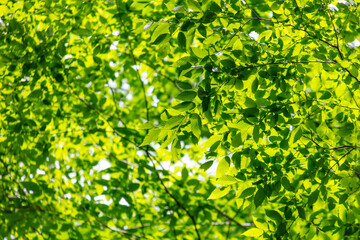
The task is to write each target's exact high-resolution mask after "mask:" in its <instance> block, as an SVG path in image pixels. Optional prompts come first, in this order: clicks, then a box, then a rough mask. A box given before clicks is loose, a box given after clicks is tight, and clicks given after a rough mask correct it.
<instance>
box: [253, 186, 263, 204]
mask: <svg viewBox="0 0 360 240" xmlns="http://www.w3.org/2000/svg"><path fill="white" fill-rule="evenodd" d="M265 197H266V194H265V190H264V188H262V187H260V188H259V189H258V191H257V192H256V194H255V197H254V204H255V207H258V206H260V205H261V204H262V203H263V201H264V200H265Z"/></svg>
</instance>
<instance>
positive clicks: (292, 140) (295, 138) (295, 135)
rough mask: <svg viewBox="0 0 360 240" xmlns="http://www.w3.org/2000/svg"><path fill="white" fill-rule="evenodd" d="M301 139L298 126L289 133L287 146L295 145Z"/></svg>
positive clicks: (300, 131)
mask: <svg viewBox="0 0 360 240" xmlns="http://www.w3.org/2000/svg"><path fill="white" fill-rule="evenodd" d="M301 137H302V130H301V126H298V127H297V128H296V129H295V130H292V131H291V136H290V141H289V144H293V143H296V142H297V141H298V140H299V139H300V138H301Z"/></svg>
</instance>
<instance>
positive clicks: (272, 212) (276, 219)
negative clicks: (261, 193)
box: [265, 210, 282, 222]
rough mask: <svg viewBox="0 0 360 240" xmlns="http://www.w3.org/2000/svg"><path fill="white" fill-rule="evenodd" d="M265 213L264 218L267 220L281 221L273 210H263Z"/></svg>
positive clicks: (278, 214)
mask: <svg viewBox="0 0 360 240" xmlns="http://www.w3.org/2000/svg"><path fill="white" fill-rule="evenodd" d="M265 213H266V216H268V217H269V218H271V219H273V220H275V221H277V222H281V221H282V217H281V215H280V213H279V212H277V211H275V210H265Z"/></svg>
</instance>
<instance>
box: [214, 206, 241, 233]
mask: <svg viewBox="0 0 360 240" xmlns="http://www.w3.org/2000/svg"><path fill="white" fill-rule="evenodd" d="M214 209H215V211H217V212H218V213H219V214H220V215H222V216H224V217H225V218H227V219H228V220H229V221H231V222H233V223H235V224H236V225H238V226H239V227H241V228H243V229H247V227H245V226H244V225H242V224H241V223H239V222H238V221H236V220H235V219H234V218H232V217H230V216H228V215H227V214H226V213H224V212H222V211H221V210H220V209H218V208H217V207H215V206H214Z"/></svg>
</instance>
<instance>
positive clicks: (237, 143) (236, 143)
mask: <svg viewBox="0 0 360 240" xmlns="http://www.w3.org/2000/svg"><path fill="white" fill-rule="evenodd" d="M242 143H243V142H242V138H241V132H238V133H236V134H235V135H234V136H233V137H232V138H231V145H232V146H233V147H235V148H237V147H239V146H240V145H241V144H242Z"/></svg>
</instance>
